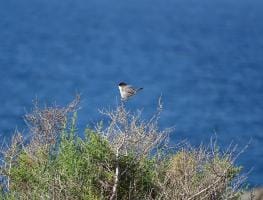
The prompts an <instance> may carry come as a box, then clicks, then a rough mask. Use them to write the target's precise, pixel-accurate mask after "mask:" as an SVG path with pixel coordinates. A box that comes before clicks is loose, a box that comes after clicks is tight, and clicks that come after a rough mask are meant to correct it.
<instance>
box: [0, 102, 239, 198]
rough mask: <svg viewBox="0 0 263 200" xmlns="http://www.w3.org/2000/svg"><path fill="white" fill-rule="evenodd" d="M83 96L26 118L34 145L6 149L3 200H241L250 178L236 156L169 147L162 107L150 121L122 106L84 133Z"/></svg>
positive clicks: (16, 140) (19, 140) (16, 142)
mask: <svg viewBox="0 0 263 200" xmlns="http://www.w3.org/2000/svg"><path fill="white" fill-rule="evenodd" d="M78 104H79V97H77V98H76V99H75V100H74V101H73V102H72V103H70V104H69V105H68V106H67V107H65V108H58V107H48V108H43V109H40V108H39V107H38V106H37V105H36V106H35V107H34V109H33V110H32V113H30V114H27V115H26V116H25V121H26V123H27V125H28V127H29V134H28V135H30V138H29V139H27V140H26V139H24V138H23V136H22V135H21V134H20V133H16V134H15V135H14V136H13V138H12V141H11V144H10V145H9V146H8V147H7V148H4V149H3V150H2V152H1V153H2V159H1V165H0V186H1V194H0V197H1V199H21V200H22V199H70V200H71V199H78V200H81V199H83V200H84V199H85V200H96V199H110V200H113V199H114V200H115V199H118V200H122V199H123V200H124V199H125V200H126V199H132V200H136V199H138V200H141V199H146V200H150V199H158V200H166V199H167V200H168V199H169V200H170V199H178V200H181V199H182V200H193V199H207V200H208V199H239V198H240V194H241V192H240V189H241V186H242V182H243V178H244V177H242V176H241V175H240V170H241V168H240V167H238V166H235V164H234V161H235V159H236V157H234V154H233V151H232V150H228V151H226V152H225V153H222V152H220V151H219V149H218V147H217V146H216V145H215V143H214V142H213V143H212V144H213V145H212V147H211V148H205V147H202V146H201V147H199V148H193V147H191V146H189V145H187V144H184V145H181V146H180V147H177V148H176V150H175V149H173V148H171V146H170V145H169V140H168V139H169V134H170V133H171V132H172V131H173V129H171V128H170V129H166V130H159V128H158V119H159V117H160V112H161V108H162V106H161V105H160V106H159V109H158V110H157V113H156V114H155V115H154V116H153V117H152V118H151V119H150V120H148V121H144V120H142V119H141V116H140V113H139V112H138V113H135V114H134V113H130V112H129V111H127V110H126V109H125V106H124V105H123V104H122V105H120V106H118V107H117V108H116V110H112V111H102V113H103V114H105V115H106V116H108V117H109V124H107V125H106V126H103V125H102V123H100V124H99V125H98V126H97V127H96V128H94V130H92V129H86V130H85V137H84V138H81V137H79V136H78V134H77V127H76V120H77V114H76V113H77V110H78Z"/></svg>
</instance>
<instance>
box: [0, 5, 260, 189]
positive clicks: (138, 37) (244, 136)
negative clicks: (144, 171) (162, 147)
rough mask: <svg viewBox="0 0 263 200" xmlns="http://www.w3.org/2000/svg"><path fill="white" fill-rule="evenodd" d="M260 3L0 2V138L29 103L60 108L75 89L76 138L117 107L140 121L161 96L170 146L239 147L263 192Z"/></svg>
mask: <svg viewBox="0 0 263 200" xmlns="http://www.w3.org/2000/svg"><path fill="white" fill-rule="evenodd" d="M262 20H263V1H262V0H202V1H197V0H77V1H76V0H63V1H62V0H52V1H51V0H50V1H47V0H26V1H19V0H5V1H4V0H1V1H0V75H1V76H0V105H1V108H0V137H1V138H8V137H11V136H12V134H13V132H14V130H15V129H18V130H20V131H22V132H23V133H24V134H25V135H26V134H27V129H26V125H25V123H24V120H23V115H24V114H25V113H26V112H30V110H31V108H32V105H33V104H32V102H33V101H34V100H35V99H36V98H37V99H38V100H39V101H40V103H41V104H42V105H43V106H44V105H52V103H55V104H56V105H60V106H64V105H66V104H67V103H69V102H70V101H71V100H72V99H73V98H74V96H75V94H76V93H81V95H82V101H81V107H82V109H81V110H79V114H78V117H79V120H78V124H79V133H80V134H82V131H83V130H84V128H85V127H86V126H90V127H92V126H93V125H94V124H95V123H96V122H98V121H100V120H101V119H104V116H102V115H101V114H100V113H99V112H98V110H99V109H103V108H111V109H113V108H114V107H116V105H117V104H118V102H119V93H118V88H117V85H118V83H119V82H121V81H125V82H128V83H130V84H133V85H135V86H138V87H143V88H144V89H143V91H141V92H140V93H139V94H138V95H137V96H136V97H134V98H132V99H131V100H130V101H129V102H127V107H128V108H129V109H130V110H132V111H136V110H138V109H139V110H142V112H143V117H144V118H145V119H147V118H148V117H150V116H151V115H152V114H153V113H154V112H155V110H156V107H157V104H158V98H159V97H160V96H162V100H163V107H164V110H163V113H162V116H161V120H160V126H161V128H165V127H171V126H175V132H174V133H173V134H172V137H171V140H172V143H178V142H180V141H181V140H182V139H186V140H188V141H189V142H190V143H191V144H193V145H199V144H201V143H207V142H209V141H210V138H211V137H213V136H215V135H216V137H217V140H218V144H219V145H220V147H221V148H222V149H224V148H227V147H228V145H229V144H230V143H231V142H232V143H234V144H238V146H239V148H240V149H242V148H243V147H244V146H245V145H246V144H248V143H249V146H248V149H247V150H246V151H245V152H244V153H243V154H242V155H241V156H240V158H239V159H238V163H237V164H241V165H243V166H244V172H248V171H250V170H251V169H252V172H251V173H250V174H249V178H248V182H249V183H250V185H251V186H263V22H262Z"/></svg>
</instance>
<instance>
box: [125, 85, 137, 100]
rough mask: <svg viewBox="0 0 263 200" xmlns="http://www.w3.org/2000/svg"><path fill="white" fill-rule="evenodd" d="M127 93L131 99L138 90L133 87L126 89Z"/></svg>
mask: <svg viewBox="0 0 263 200" xmlns="http://www.w3.org/2000/svg"><path fill="white" fill-rule="evenodd" d="M126 92H127V95H128V96H129V97H130V96H132V95H134V94H135V93H136V90H135V89H134V88H133V87H132V86H129V87H127V88H126Z"/></svg>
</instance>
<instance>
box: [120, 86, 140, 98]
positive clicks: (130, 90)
mask: <svg viewBox="0 0 263 200" xmlns="http://www.w3.org/2000/svg"><path fill="white" fill-rule="evenodd" d="M142 89H143V88H134V87H133V86H131V85H128V84H127V83H124V82H121V83H119V90H120V94H121V100H123V101H126V100H128V99H129V98H130V97H131V96H133V95H135V94H136V93H137V92H138V91H140V90H142Z"/></svg>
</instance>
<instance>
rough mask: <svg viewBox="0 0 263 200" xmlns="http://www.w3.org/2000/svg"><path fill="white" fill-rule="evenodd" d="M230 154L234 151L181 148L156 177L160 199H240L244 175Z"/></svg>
mask: <svg viewBox="0 0 263 200" xmlns="http://www.w3.org/2000/svg"><path fill="white" fill-rule="evenodd" d="M213 147H215V146H214V145H213ZM230 155H234V154H233V152H231V153H230V152H227V153H225V154H221V153H220V152H219V151H218V150H216V149H213V150H211V149H208V148H204V147H199V148H192V147H189V148H183V149H182V150H180V151H179V152H177V153H176V154H175V155H173V156H172V157H171V159H170V161H169V164H168V166H167V167H166V169H165V172H164V174H165V175H164V176H161V177H160V179H159V187H160V188H161V190H160V196H159V199H167V200H168V199H183V200H195V199H205V200H210V199H215V200H216V199H239V197H240V194H241V192H240V189H241V186H242V183H243V181H244V178H245V177H242V176H239V173H240V170H241V168H240V167H236V166H235V165H234V163H233V161H234V160H235V158H234V157H231V156H230ZM161 175H163V174H161Z"/></svg>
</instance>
